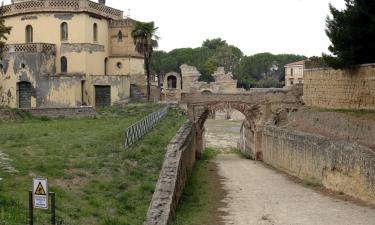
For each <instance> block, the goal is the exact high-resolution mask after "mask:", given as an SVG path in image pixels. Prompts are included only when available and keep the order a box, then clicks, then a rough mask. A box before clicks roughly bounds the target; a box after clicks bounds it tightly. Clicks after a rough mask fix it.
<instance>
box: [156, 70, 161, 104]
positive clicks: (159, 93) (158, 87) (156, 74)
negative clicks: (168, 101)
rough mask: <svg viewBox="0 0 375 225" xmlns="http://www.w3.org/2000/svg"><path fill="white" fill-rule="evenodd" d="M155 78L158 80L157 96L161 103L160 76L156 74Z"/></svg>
mask: <svg viewBox="0 0 375 225" xmlns="http://www.w3.org/2000/svg"><path fill="white" fill-rule="evenodd" d="M156 76H157V78H158V92H159V93H158V94H159V101H161V80H160V79H161V75H160V74H156Z"/></svg>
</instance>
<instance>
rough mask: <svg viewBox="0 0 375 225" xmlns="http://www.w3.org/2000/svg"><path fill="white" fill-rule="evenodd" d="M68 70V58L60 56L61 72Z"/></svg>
mask: <svg viewBox="0 0 375 225" xmlns="http://www.w3.org/2000/svg"><path fill="white" fill-rule="evenodd" d="M66 72H68V60H67V59H66V57H65V56H63V57H61V73H66Z"/></svg>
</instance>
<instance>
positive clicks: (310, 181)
mask: <svg viewBox="0 0 375 225" xmlns="http://www.w3.org/2000/svg"><path fill="white" fill-rule="evenodd" d="M301 184H302V185H304V186H306V187H321V186H323V185H322V183H321V181H320V180H318V179H316V178H305V179H303V180H301Z"/></svg>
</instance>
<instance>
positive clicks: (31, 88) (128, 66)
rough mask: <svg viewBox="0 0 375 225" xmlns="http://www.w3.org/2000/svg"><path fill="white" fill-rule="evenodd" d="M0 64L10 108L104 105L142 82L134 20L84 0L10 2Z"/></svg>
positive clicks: (1, 93) (3, 99) (0, 100)
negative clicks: (132, 36) (6, 37)
mask: <svg viewBox="0 0 375 225" xmlns="http://www.w3.org/2000/svg"><path fill="white" fill-rule="evenodd" d="M3 10H4V14H3V17H4V20H5V25H6V26H11V27H12V30H11V33H10V35H8V40H7V41H6V47H5V48H4V49H3V50H2V58H1V62H0V69H1V71H0V104H1V105H3V106H4V105H5V106H9V107H12V108H17V107H19V108H35V107H36V108H39V107H46V108H48V107H79V106H85V105H87V106H109V105H114V104H123V103H126V102H127V101H128V100H129V96H130V84H131V83H132V84H136V85H141V86H142V85H145V81H144V77H145V76H144V65H143V57H142V55H140V54H138V53H137V52H136V51H135V47H134V44H133V40H132V38H131V31H132V29H133V25H134V21H133V20H132V19H130V18H125V19H124V16H123V12H122V11H121V10H117V9H114V8H111V7H108V6H106V5H105V1H103V0H101V1H99V3H97V2H92V1H88V0H18V1H17V0H14V1H13V2H12V4H10V5H6V6H4V8H3Z"/></svg>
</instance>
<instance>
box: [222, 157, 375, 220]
mask: <svg viewBox="0 0 375 225" xmlns="http://www.w3.org/2000/svg"><path fill="white" fill-rule="evenodd" d="M215 162H216V163H217V165H218V168H219V175H220V176H222V177H223V178H224V180H223V182H222V183H223V185H224V190H226V191H227V197H226V198H225V199H224V201H225V202H226V203H227V207H225V208H223V209H221V211H223V212H226V213H227V215H226V216H224V217H223V220H224V222H225V224H235V225H253V224H254V225H258V224H259V225H375V209H372V208H368V207H361V206H357V205H355V204H353V203H349V202H345V201H342V200H337V199H333V198H330V197H328V196H324V195H322V194H320V193H317V192H315V191H314V190H311V189H309V188H305V187H303V186H301V185H300V184H296V183H294V182H293V181H291V180H290V179H288V178H287V177H285V175H282V174H280V173H277V172H275V171H273V170H271V169H269V168H267V167H265V166H264V165H263V164H262V163H260V162H255V161H251V160H247V159H242V158H239V156H237V155H232V154H227V155H219V156H218V157H217V158H216V159H215Z"/></svg>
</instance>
